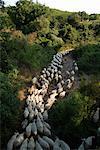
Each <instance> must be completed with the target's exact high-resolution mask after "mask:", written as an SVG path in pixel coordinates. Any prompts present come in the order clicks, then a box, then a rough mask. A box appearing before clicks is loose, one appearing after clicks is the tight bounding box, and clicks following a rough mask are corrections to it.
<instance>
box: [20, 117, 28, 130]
mask: <svg viewBox="0 0 100 150" xmlns="http://www.w3.org/2000/svg"><path fill="white" fill-rule="evenodd" d="M27 124H28V120H27V119H25V120H24V121H23V122H22V123H21V125H22V128H23V129H25V128H26V126H27Z"/></svg>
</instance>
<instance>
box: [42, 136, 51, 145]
mask: <svg viewBox="0 0 100 150" xmlns="http://www.w3.org/2000/svg"><path fill="white" fill-rule="evenodd" d="M42 138H43V139H44V140H45V141H46V142H47V143H48V144H49V145H50V146H52V147H53V145H54V141H53V140H52V139H50V138H49V137H47V136H43V137H42Z"/></svg>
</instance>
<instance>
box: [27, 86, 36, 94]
mask: <svg viewBox="0 0 100 150" xmlns="http://www.w3.org/2000/svg"><path fill="white" fill-rule="evenodd" d="M34 89H35V87H34V85H32V86H31V88H29V90H28V92H29V93H30V94H32V93H33V92H34Z"/></svg>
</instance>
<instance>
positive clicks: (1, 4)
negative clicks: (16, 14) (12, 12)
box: [0, 0, 5, 8]
mask: <svg viewBox="0 0 100 150" xmlns="http://www.w3.org/2000/svg"><path fill="white" fill-rule="evenodd" d="M4 4H5V3H4V1H2V0H0V8H4Z"/></svg>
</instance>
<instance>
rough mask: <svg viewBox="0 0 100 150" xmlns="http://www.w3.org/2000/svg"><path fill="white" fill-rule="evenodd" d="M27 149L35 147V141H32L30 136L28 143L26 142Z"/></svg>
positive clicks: (31, 149) (32, 149)
mask: <svg viewBox="0 0 100 150" xmlns="http://www.w3.org/2000/svg"><path fill="white" fill-rule="evenodd" d="M27 147H28V149H29V150H34V148H35V142H34V139H33V137H31V138H30V140H29V143H28V146H27Z"/></svg>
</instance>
